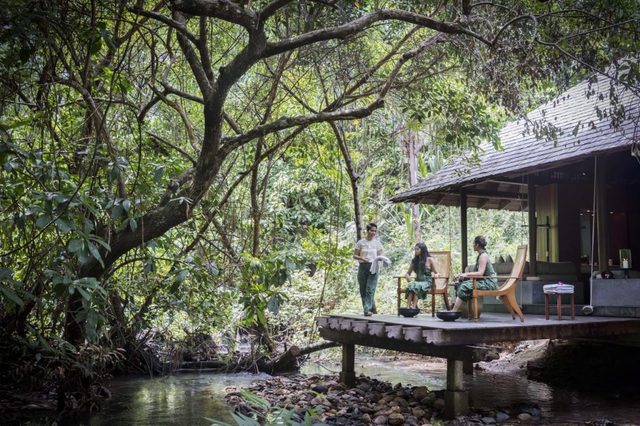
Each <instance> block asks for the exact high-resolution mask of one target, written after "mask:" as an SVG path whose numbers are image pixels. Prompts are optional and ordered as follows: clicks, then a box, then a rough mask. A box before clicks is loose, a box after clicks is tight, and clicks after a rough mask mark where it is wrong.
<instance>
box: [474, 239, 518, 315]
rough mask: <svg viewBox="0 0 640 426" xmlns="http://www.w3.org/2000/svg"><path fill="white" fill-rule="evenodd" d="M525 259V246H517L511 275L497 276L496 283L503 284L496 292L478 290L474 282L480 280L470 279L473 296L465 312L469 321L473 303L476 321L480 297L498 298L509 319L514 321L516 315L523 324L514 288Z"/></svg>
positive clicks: (516, 285)
mask: <svg viewBox="0 0 640 426" xmlns="http://www.w3.org/2000/svg"><path fill="white" fill-rule="evenodd" d="M526 259H527V246H526V245H522V246H518V250H517V251H516V258H515V260H514V262H513V269H512V270H511V274H510V275H509V276H500V275H498V277H497V278H498V281H500V280H504V283H503V284H502V285H501V286H500V287H499V288H498V289H497V290H479V289H477V288H476V280H478V279H480V278H472V280H473V294H472V296H471V299H469V300H468V301H467V312H468V313H469V314H468V315H469V319H471V309H469V308H470V304H471V303H472V301H473V319H474V320H475V321H478V297H482V296H497V297H499V298H500V300H501V301H502V303H504V305H505V306H506V307H507V309H508V310H509V312H510V313H511V318H513V319H514V320H515V319H516V316H515V314H516V313H517V314H518V316H519V317H520V321H522V322H524V314H523V313H522V310H520V306H518V302H517V301H516V288H517V287H518V284H519V283H520V281H521V280H522V274H523V273H524V265H525V261H526Z"/></svg>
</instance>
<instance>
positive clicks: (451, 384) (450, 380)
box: [444, 358, 469, 419]
mask: <svg viewBox="0 0 640 426" xmlns="http://www.w3.org/2000/svg"><path fill="white" fill-rule="evenodd" d="M462 370H463V361H459V360H457V359H452V358H447V389H446V390H445V392H444V415H445V417H446V418H448V419H454V418H456V417H457V416H461V415H464V414H467V413H468V412H469V394H468V393H467V391H465V390H464V382H463V381H462Z"/></svg>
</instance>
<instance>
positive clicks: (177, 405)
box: [62, 373, 269, 426]
mask: <svg viewBox="0 0 640 426" xmlns="http://www.w3.org/2000/svg"><path fill="white" fill-rule="evenodd" d="M268 377H269V375H267V374H249V373H235V374H212V373H188V374H180V375H176V376H167V377H160V378H154V379H149V378H125V379H118V380H114V381H113V382H112V384H111V386H110V390H111V393H112V398H111V399H110V400H109V401H108V402H107V403H106V404H105V406H104V407H103V410H102V411H101V412H99V413H97V414H95V415H93V416H91V417H88V418H86V419H75V420H69V421H67V422H63V423H62V424H65V425H91V426H101V425H105V426H125V425H127V426H128V425H176V424H179V425H210V424H211V422H210V421H208V420H207V419H206V418H207V417H209V418H214V419H216V420H222V421H225V422H228V423H231V424H235V423H234V422H233V419H232V417H231V413H230V409H229V407H228V406H227V405H226V404H225V401H224V395H225V392H224V389H225V388H226V387H227V386H247V385H249V384H251V383H253V382H255V381H256V380H262V379H266V378H268Z"/></svg>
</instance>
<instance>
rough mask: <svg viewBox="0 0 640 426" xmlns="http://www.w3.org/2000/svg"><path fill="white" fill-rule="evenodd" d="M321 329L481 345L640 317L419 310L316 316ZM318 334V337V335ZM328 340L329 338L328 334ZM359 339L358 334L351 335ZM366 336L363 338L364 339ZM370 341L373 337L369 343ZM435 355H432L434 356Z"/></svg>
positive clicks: (638, 322)
mask: <svg viewBox="0 0 640 426" xmlns="http://www.w3.org/2000/svg"><path fill="white" fill-rule="evenodd" d="M316 322H317V323H318V326H319V327H320V334H321V335H322V334H323V333H322V329H328V330H325V331H329V330H331V331H332V332H334V333H330V334H331V336H332V337H334V338H335V337H336V335H341V336H342V338H340V340H334V341H338V342H340V341H341V340H343V339H346V340H353V339H349V338H348V337H349V336H350V337H354V336H352V334H353V333H357V334H361V335H363V336H365V337H366V336H375V337H379V338H382V339H393V340H395V341H402V340H404V341H410V342H413V343H424V344H430V345H436V346H451V345H452V346H459V345H482V344H490V343H495V342H508V341H521V340H534V339H572V338H598V337H608V336H620V335H625V334H640V319H638V318H613V317H595V316H577V317H576V318H575V320H571V319H563V320H557V319H553V317H552V318H550V319H549V320H545V318H544V316H543V315H527V316H526V320H525V321H524V322H520V321H519V320H517V319H516V320H515V321H514V320H512V319H511V316H510V315H508V314H499V313H486V312H485V313H482V315H481V317H480V319H479V320H478V321H477V322H476V321H470V320H467V319H466V318H460V319H458V320H457V321H453V322H445V321H442V320H440V319H438V318H433V317H431V315H427V314H421V315H418V316H417V317H414V318H404V317H399V316H396V315H373V316H371V317H365V316H364V315H350V314H334V315H330V316H329V317H320V318H317V319H316ZM323 337H324V336H323ZM328 340H333V339H331V338H329V339H328ZM357 340H359V341H360V343H356V344H361V345H362V344H364V345H365V346H369V345H367V344H366V343H362V339H357ZM364 340H365V341H366V340H367V339H366V338H365V339H364ZM372 343H373V342H372ZM435 356H437V355H435Z"/></svg>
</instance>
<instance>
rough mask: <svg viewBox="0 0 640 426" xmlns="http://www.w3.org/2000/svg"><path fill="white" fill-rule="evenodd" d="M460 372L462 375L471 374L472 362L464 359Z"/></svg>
mask: <svg viewBox="0 0 640 426" xmlns="http://www.w3.org/2000/svg"><path fill="white" fill-rule="evenodd" d="M462 372H463V373H464V374H473V361H472V360H470V359H465V360H464V361H462Z"/></svg>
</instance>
